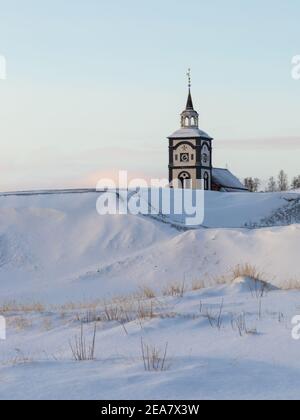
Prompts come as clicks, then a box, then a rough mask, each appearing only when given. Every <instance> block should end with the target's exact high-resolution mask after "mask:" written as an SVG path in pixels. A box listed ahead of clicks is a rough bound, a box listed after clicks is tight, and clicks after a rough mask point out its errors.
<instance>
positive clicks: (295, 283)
mask: <svg viewBox="0 0 300 420" xmlns="http://www.w3.org/2000/svg"><path fill="white" fill-rule="evenodd" d="M299 289H300V280H299V279H290V280H287V281H286V282H285V283H284V284H283V286H282V290H299Z"/></svg>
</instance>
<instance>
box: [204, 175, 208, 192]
mask: <svg viewBox="0 0 300 420" xmlns="http://www.w3.org/2000/svg"><path fill="white" fill-rule="evenodd" d="M203 178H204V189H205V191H208V190H209V175H208V173H207V172H205V173H204V177H203Z"/></svg>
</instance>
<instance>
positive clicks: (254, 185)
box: [244, 177, 261, 192]
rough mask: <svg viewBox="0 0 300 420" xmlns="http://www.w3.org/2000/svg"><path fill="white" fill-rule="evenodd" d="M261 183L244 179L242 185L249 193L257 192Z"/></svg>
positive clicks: (250, 178)
mask: <svg viewBox="0 0 300 420" xmlns="http://www.w3.org/2000/svg"><path fill="white" fill-rule="evenodd" d="M260 184H261V182H260V180H259V179H258V178H254V179H253V178H252V177H249V178H245V180H244V185H245V187H246V188H247V189H248V190H249V191H250V192H258V190H259V186H260Z"/></svg>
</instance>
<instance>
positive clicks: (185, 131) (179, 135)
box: [169, 128, 212, 140]
mask: <svg viewBox="0 0 300 420" xmlns="http://www.w3.org/2000/svg"><path fill="white" fill-rule="evenodd" d="M169 138H170V139H194V138H204V139H209V140H212V138H211V137H210V136H209V135H208V134H207V133H205V132H204V131H202V130H199V128H181V129H180V130H177V131H175V133H173V134H171V136H169Z"/></svg>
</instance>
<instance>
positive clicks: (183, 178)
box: [178, 171, 192, 188]
mask: <svg viewBox="0 0 300 420" xmlns="http://www.w3.org/2000/svg"><path fill="white" fill-rule="evenodd" d="M178 179H179V181H180V184H181V188H185V187H187V186H188V181H190V180H191V179H192V177H191V174H190V173H189V172H185V171H184V172H181V173H180V174H179V175H178Z"/></svg>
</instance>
